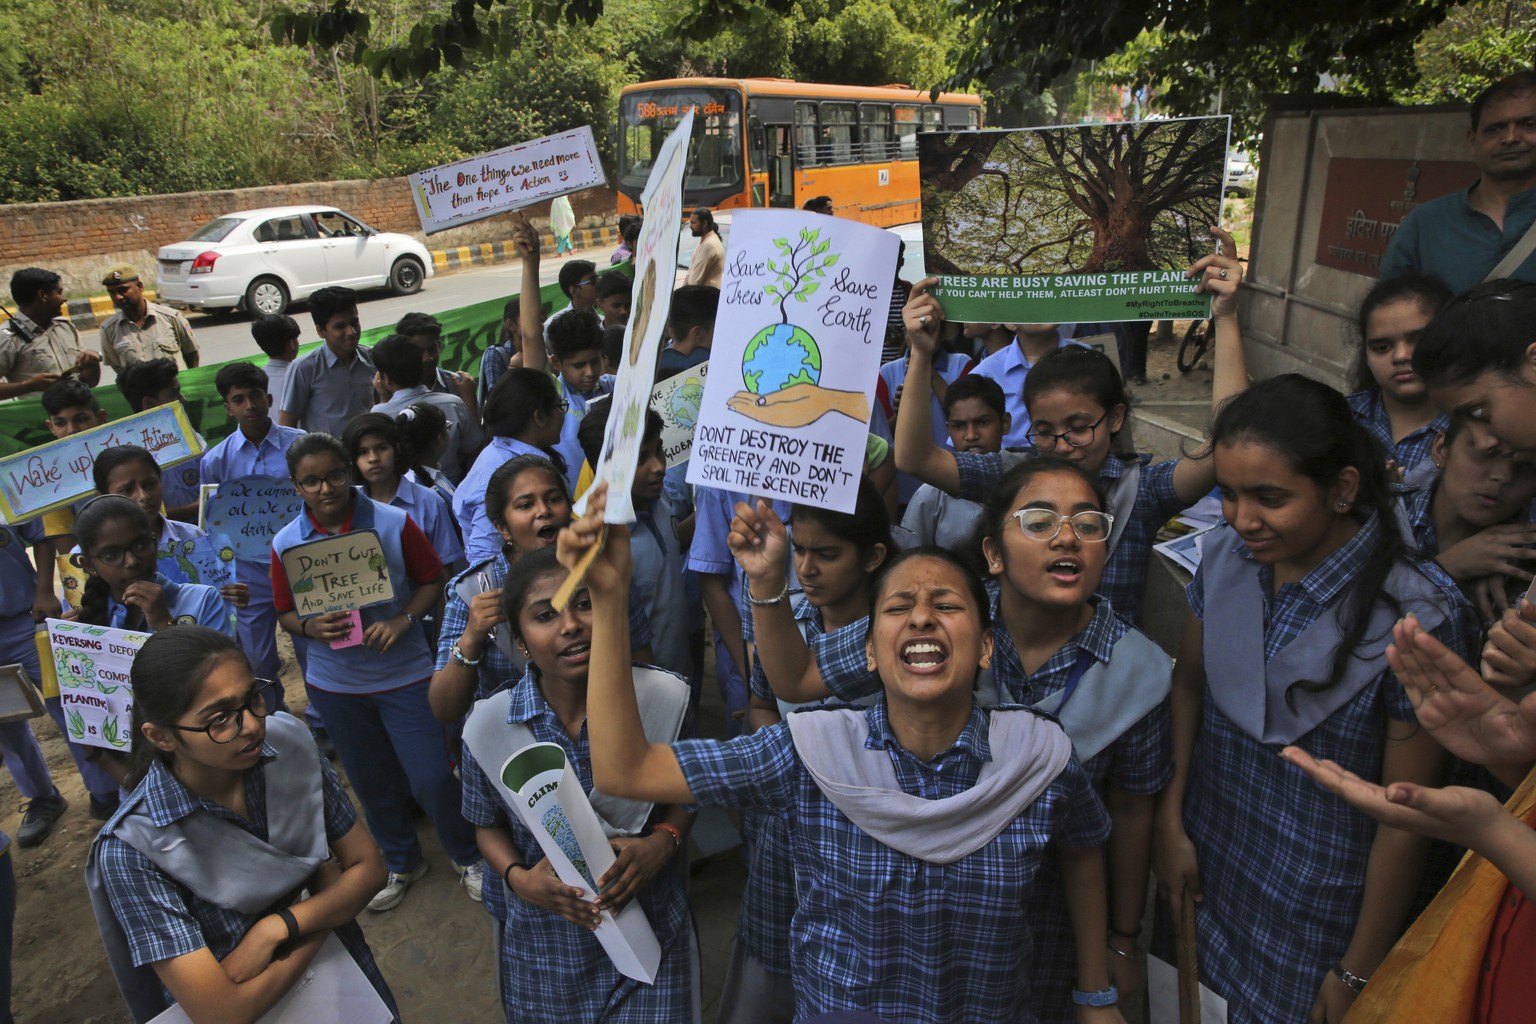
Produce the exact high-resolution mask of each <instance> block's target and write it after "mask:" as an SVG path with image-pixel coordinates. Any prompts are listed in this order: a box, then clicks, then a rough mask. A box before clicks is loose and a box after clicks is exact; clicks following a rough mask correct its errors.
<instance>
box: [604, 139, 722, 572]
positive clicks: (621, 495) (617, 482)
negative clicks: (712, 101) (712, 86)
mask: <svg viewBox="0 0 1536 1024" xmlns="http://www.w3.org/2000/svg"><path fill="white" fill-rule="evenodd" d="M692 132H693V111H691V110H690V111H689V112H688V113H687V114H684V115H683V119H682V121H680V122H678V125H677V128H676V129H674V130H673V132H672V134H671V135H669V136H667V141H666V142H663V143H662V144H661V150H660V151H659V152H658V153H657V154H656V161H655V163H654V164H653V165H652V166H651V175H650V177H649V178H648V179H647V180H646V183H645V191H644V192H643V193H641V196H640V199H641V202H642V204H643V205H644V208H645V220H644V221H643V222H642V223H641V225H640V238H639V239H638V240H637V241H636V242H635V283H634V311H633V312H632V313H631V314H630V317H629V323H628V324H627V325H626V326H625V328H624V354H623V358H622V359H620V361H619V379H618V381H617V382H615V384H614V388H613V397H612V398H611V399H610V400H609V401H610V402H611V403H612V404H611V405H609V407H608V408H609V414H608V426H607V429H605V430H604V431H603V447H602V453H601V454H600V455H599V456H598V460H597V465H596V466H595V467H594V470H595V478H594V480H593V482H594V483H596V482H598V481H601V480H606V481H607V482H608V508H607V511H606V512H605V513H604V515H603V519H604V521H605V522H609V523H632V522H634V521H635V505H634V501H633V500H632V499H631V497H630V493H629V490H630V487H631V486H632V485H633V483H634V477H635V466H636V465H638V463H639V461H640V442H641V440H642V439H643V437H644V435H645V410H646V406H647V405H648V404H649V403H650V399H651V389H652V388H653V387H654V386H655V384H656V359H657V354H658V353H659V351H660V349H661V336H662V335H663V334H665V333H666V327H667V317H668V316H669V315H670V314H671V312H672V282H673V281H674V280H675V279H676V277H677V225H678V224H679V223H680V222H681V221H682V219H683V172H684V171H685V170H686V169H687V167H688V140H689V139H690V138H691V137H692ZM583 497H585V496H583ZM586 507H587V505H586V502H585V501H581V502H578V503H577V506H576V510H577V512H578V513H580V512H583V511H585V510H586ZM578 582H580V581H578Z"/></svg>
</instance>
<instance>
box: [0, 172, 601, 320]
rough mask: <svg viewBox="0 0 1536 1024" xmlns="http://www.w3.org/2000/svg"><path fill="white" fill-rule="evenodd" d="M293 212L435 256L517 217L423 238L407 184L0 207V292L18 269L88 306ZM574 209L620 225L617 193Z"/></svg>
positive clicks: (506, 228) (542, 211) (537, 209)
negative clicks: (179, 247)
mask: <svg viewBox="0 0 1536 1024" xmlns="http://www.w3.org/2000/svg"><path fill="white" fill-rule="evenodd" d="M295 204H315V205H321V206H336V207H340V208H341V209H343V210H345V211H347V212H348V213H351V214H353V215H354V216H356V217H359V218H360V219H362V220H363V221H364V222H366V223H368V224H370V225H372V226H373V227H375V228H378V229H379V230H380V231H399V232H403V233H405V234H410V235H415V236H416V237H417V238H421V239H423V240H424V241H426V243H427V248H429V249H443V248H452V247H454V246H461V245H473V244H476V243H480V242H493V241H498V240H501V239H507V238H511V236H512V221H513V215H511V214H504V215H502V216H499V217H492V218H490V219H489V220H483V221H479V222H478V223H475V224H470V225H467V226H465V227H462V228H454V229H452V230H449V231H442V232H439V233H437V234H435V235H432V236H431V237H430V239H428V238H426V236H424V235H422V233H421V222H420V220H419V219H418V218H417V216H416V207H415V205H414V204H413V203H412V201H411V193H410V187H409V184H408V181H407V179H405V178H382V179H378V180H375V181H324V182H307V183H303V184H297V185H272V186H267V187H263V188H241V189H227V190H223V191H216V192H183V193H177V194H174V195H158V196H133V197H128V198H123V199H87V200H78V201H75V202H66V203H19V204H16V205H11V206H0V282H3V281H7V280H9V279H10V276H11V273H12V272H13V271H15V270H17V269H19V268H21V267H28V266H41V267H47V268H48V269H50V270H54V271H57V272H58V273H60V274H62V275H64V279H65V287H66V288H67V289H68V291H69V293H70V295H71V296H74V297H83V296H87V295H91V294H94V293H97V292H100V291H102V287H101V276H102V273H103V272H104V271H105V269H106V268H107V267H108V266H109V265H110V264H112V263H115V262H118V261H126V262H129V263H132V264H134V265H135V266H136V267H138V268H139V273H140V274H141V275H142V276H143V277H144V279H145V280H146V281H147V282H151V283H152V282H153V281H154V274H155V253H156V251H157V250H158V249H159V247H160V246H162V245H169V244H171V243H173V242H179V241H182V240H183V239H185V238H186V237H187V236H188V235H190V234H191V233H192V232H193V231H195V230H196V229H197V228H198V227H200V226H202V225H203V224H205V223H207V222H208V221H210V220H212V219H213V218H215V217H217V216H219V215H220V214H224V213H228V212H230V211H232V210H247V209H253V208H257V207H263V206H288V205H295ZM571 205H572V207H573V208H574V209H575V211H576V217H577V224H578V226H579V227H598V226H600V225H603V224H607V223H611V222H613V221H614V220H615V219H616V213H615V211H616V209H617V193H616V192H615V191H614V190H612V189H590V190H588V191H586V192H582V193H578V194H576V195H574V196H571ZM523 212H525V213H526V214H527V215H528V217H529V219H530V220H532V221H533V222H534V224H536V225H537V226H538V227H539V228H540V229H541V230H542V229H543V228H544V227H545V226H546V225H547V222H548V215H549V204H548V203H547V202H546V203H540V204H538V205H536V206H533V207H530V208H529V209H527V210H525V211H523Z"/></svg>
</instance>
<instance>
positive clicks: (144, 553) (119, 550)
mask: <svg viewBox="0 0 1536 1024" xmlns="http://www.w3.org/2000/svg"><path fill="white" fill-rule="evenodd" d="M155 547H156V545H155V538H154V537H151V536H150V535H149V534H147V533H146V534H144V535H143V536H142V537H136V538H134V539H133V540H131V541H129V542H128V546H127V547H110V548H101V549H99V550H97V551H95V552H92V553H90V557H91V559H92V560H93V561H96V562H100V563H101V564H102V565H121V564H122V562H123V559H124V558H125V557H127V555H128V553H129V552H132V553H133V557H135V558H148V557H150V556H151V555H153V554H154V553H155Z"/></svg>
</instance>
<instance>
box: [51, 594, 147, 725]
mask: <svg viewBox="0 0 1536 1024" xmlns="http://www.w3.org/2000/svg"><path fill="white" fill-rule="evenodd" d="M148 639H149V634H148V633H141V632H133V631H130V630H126V629H113V628H112V627H111V626H90V625H86V624H85V623H83V622H69V621H67V620H65V619H49V620H48V648H49V652H50V654H51V655H52V658H51V660H52V662H53V666H54V669H55V671H56V673H57V675H58V682H59V703H60V704H61V705H62V706H63V709H64V724H65V729H66V731H67V732H68V733H69V738H70V739H72V740H74V741H75V742H76V743H84V744H85V745H87V746H91V747H105V748H107V749H108V750H123V751H126V750H128V748H129V747H131V746H132V745H133V688H132V687H131V686H130V685H129V683H128V672H129V670H130V669H132V668H133V659H134V658H135V657H136V656H137V655H138V653H139V648H140V647H142V646H144V641H145V640H148Z"/></svg>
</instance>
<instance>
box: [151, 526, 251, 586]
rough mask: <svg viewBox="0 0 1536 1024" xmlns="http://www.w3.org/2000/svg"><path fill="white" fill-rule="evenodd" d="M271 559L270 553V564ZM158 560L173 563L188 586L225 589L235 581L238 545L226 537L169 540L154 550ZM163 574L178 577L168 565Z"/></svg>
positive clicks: (173, 577)
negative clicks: (227, 584)
mask: <svg viewBox="0 0 1536 1024" xmlns="http://www.w3.org/2000/svg"><path fill="white" fill-rule="evenodd" d="M271 557H272V556H271V553H270V552H269V553H268V555H267V558H268V560H269V562H270V559H271ZM155 558H156V560H157V561H159V562H161V563H168V562H174V563H175V565H176V568H177V569H179V570H180V575H181V576H184V577H186V582H188V583H201V584H203V585H204V586H207V587H222V586H223V585H224V584H226V583H233V582H235V545H234V542H233V541H231V540H230V539H229V537H228V536H226V535H224V534H215V535H211V536H203V537H196V538H193V539H192V540H182V541H178V540H166V542H165V544H164V545H163V546H161V547H160V548H159V549H157V550H156V551H155ZM161 571H162V572H164V573H165V574H166V575H167V576H170V577H171V578H172V579H175V578H176V574H173V573H172V572H171V571H170V569H169V567H168V566H164V567H162V569H161Z"/></svg>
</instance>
